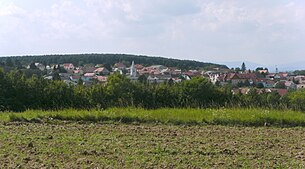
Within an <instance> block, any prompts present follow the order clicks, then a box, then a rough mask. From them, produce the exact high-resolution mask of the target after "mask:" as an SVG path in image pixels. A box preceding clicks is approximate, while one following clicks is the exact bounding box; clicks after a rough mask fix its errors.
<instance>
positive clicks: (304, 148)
mask: <svg viewBox="0 0 305 169" xmlns="http://www.w3.org/2000/svg"><path fill="white" fill-rule="evenodd" d="M0 161H1V163H0V168H304V167H305V128H271V127H270V128H269V127H260V128H254V127H228V126H175V125H157V124H77V123H66V124H64V123H61V124H34V123H8V124H0Z"/></svg>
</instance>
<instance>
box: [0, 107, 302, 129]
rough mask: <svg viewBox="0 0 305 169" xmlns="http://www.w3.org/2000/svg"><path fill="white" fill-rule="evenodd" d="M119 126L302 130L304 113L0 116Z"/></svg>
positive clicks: (134, 111)
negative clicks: (270, 127)
mask: <svg viewBox="0 0 305 169" xmlns="http://www.w3.org/2000/svg"><path fill="white" fill-rule="evenodd" d="M58 120H60V121H77V122H121V123H160V124H175V125H179V124H193V125H240V126H278V127H294V126H305V113H303V112H297V111H291V110H268V109H242V108H236V109H168V108H165V109H156V110H146V109H141V108H111V109H106V110H73V109H67V110H60V111H40V110H28V111H25V112H23V113H13V112H5V113H1V114H0V121H2V122H14V121H15V122H16V121H18V122H36V123H39V122H52V121H58Z"/></svg>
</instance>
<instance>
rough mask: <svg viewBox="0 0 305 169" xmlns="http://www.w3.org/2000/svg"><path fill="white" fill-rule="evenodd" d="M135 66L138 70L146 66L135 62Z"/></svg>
mask: <svg viewBox="0 0 305 169" xmlns="http://www.w3.org/2000/svg"><path fill="white" fill-rule="evenodd" d="M134 67H135V68H136V69H137V70H141V69H143V68H144V66H143V65H141V64H135V65H134Z"/></svg>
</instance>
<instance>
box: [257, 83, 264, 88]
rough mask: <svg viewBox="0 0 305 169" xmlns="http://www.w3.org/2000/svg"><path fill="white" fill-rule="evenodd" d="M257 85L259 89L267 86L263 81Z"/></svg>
mask: <svg viewBox="0 0 305 169" xmlns="http://www.w3.org/2000/svg"><path fill="white" fill-rule="evenodd" d="M256 87H257V88H258V89H262V88H264V87H265V86H264V84H263V83H257V84H256Z"/></svg>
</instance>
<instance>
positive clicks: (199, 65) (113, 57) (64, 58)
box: [0, 54, 227, 70]
mask: <svg viewBox="0 0 305 169" xmlns="http://www.w3.org/2000/svg"><path fill="white" fill-rule="evenodd" d="M132 61H135V63H136V64H143V65H144V66H149V65H164V66H167V67H178V68H180V69H184V70H187V69H212V68H225V69H226V68H227V66H225V65H219V64H214V63H205V62H199V61H194V60H179V59H171V58H164V57H150V56H142V55H128V54H69V55H40V56H12V57H0V64H2V65H5V64H6V63H8V62H9V63H10V64H12V63H13V64H14V63H15V65H17V64H19V65H20V64H22V65H28V64H30V63H32V62H39V63H43V64H63V63H73V64H74V65H76V66H79V65H84V64H110V65H113V64H115V63H118V62H123V63H125V64H126V65H129V64H130V63H131V62H132Z"/></svg>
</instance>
